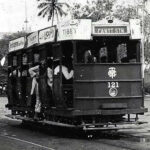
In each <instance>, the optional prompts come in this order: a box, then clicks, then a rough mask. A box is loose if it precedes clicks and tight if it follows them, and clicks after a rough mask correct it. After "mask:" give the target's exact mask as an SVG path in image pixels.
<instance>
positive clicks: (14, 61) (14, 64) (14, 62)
mask: <svg viewBox="0 0 150 150" xmlns="http://www.w3.org/2000/svg"><path fill="white" fill-rule="evenodd" d="M16 66H17V56H13V67H16Z"/></svg>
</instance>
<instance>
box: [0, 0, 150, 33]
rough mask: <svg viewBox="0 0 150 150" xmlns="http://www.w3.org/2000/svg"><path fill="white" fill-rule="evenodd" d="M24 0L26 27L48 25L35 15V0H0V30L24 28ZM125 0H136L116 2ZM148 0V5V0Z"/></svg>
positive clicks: (70, 0) (38, 27) (79, 0)
mask: <svg viewBox="0 0 150 150" xmlns="http://www.w3.org/2000/svg"><path fill="white" fill-rule="evenodd" d="M25 1H26V4H27V17H28V21H29V23H28V28H31V30H32V31H36V30H39V29H42V28H45V27H48V26H50V24H51V22H48V21H47V19H46V18H45V19H43V18H42V17H38V16H37V14H38V9H37V5H38V2H37V0H0V32H17V31H21V30H22V29H23V28H24V29H25V27H26V26H25V23H24V21H25V18H26V17H25V16H26V15H25V14H26V13H25ZM60 1H65V0H60ZM66 1H67V2H69V4H72V3H73V2H74V0H66ZM86 1H87V0H76V1H75V2H80V3H85V2H86ZM89 1H90V0H89ZM126 1H128V2H129V3H134V2H135V1H136V0H118V3H122V4H124V3H125V2H126ZM148 1H149V6H150V0H148ZM149 9H150V7H149Z"/></svg>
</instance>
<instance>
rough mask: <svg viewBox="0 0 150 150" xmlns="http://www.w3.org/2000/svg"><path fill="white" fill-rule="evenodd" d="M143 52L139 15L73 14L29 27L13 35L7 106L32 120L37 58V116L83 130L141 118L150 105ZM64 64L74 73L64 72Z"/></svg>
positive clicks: (50, 122)
mask: <svg viewBox="0 0 150 150" xmlns="http://www.w3.org/2000/svg"><path fill="white" fill-rule="evenodd" d="M133 32H134V34H133ZM135 33H136V35H135ZM142 57H143V52H142V47H141V36H140V29H139V22H138V20H131V22H122V21H120V20H117V19H115V18H105V19H103V20H101V21H98V22H91V20H88V19H87V20H86V19H83V20H71V21H66V22H63V23H60V25H59V27H58V28H56V27H55V26H54V27H49V28H46V29H43V30H40V31H38V32H34V33H31V34H29V35H28V36H27V37H21V38H19V39H15V40H13V41H10V45H9V54H8V64H9V66H8V104H7V107H8V108H9V109H10V110H11V111H12V115H11V116H13V117H15V118H18V119H22V120H30V121H31V120H33V121H34V114H35V103H36V102H35V101H36V95H35V94H33V95H31V88H32V86H33V85H32V84H33V83H32V80H33V79H32V78H31V77H30V75H29V69H30V68H31V67H33V66H36V65H37V64H38V65H39V77H38V84H39V90H38V92H39V99H40V101H41V111H40V113H39V114H40V115H39V116H40V117H39V118H40V120H38V121H39V122H45V123H48V124H52V125H58V126H66V127H75V128H78V127H79V128H83V129H84V130H99V129H104V128H109V125H111V127H112V128H116V127H117V125H120V124H131V123H137V119H138V115H139V114H144V112H146V111H147V109H146V108H145V107H144V93H143V72H142V59H143V58H142ZM64 58H65V59H64ZM49 59H51V69H52V86H51V89H50V88H49V86H48V84H47V78H48V77H47V67H48V66H49V64H48V63H49V61H48V60H49ZM64 65H65V66H66V68H67V69H66V70H67V71H68V73H70V72H71V70H73V77H71V78H68V79H66V78H65V76H64V74H63V69H64V68H63V66H64ZM57 66H59V69H58V70H59V71H57V73H55V68H56V67H57ZM131 114H134V115H135V118H134V120H133V119H131V118H130V115H131ZM126 116H127V117H126Z"/></svg>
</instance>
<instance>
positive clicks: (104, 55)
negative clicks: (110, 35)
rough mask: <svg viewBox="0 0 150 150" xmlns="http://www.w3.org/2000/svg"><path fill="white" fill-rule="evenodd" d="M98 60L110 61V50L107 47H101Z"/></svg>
mask: <svg viewBox="0 0 150 150" xmlns="http://www.w3.org/2000/svg"><path fill="white" fill-rule="evenodd" d="M98 61H99V62H100V63H106V62H107V61H108V50H107V47H106V46H105V47H101V48H100V50H99V55H98Z"/></svg>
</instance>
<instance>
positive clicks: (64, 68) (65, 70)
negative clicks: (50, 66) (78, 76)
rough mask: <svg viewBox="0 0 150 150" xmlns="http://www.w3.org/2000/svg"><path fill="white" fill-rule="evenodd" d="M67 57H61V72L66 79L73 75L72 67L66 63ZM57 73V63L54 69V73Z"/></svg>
mask: <svg viewBox="0 0 150 150" xmlns="http://www.w3.org/2000/svg"><path fill="white" fill-rule="evenodd" d="M67 62H68V61H67V59H66V58H63V59H62V66H61V67H62V74H63V76H64V78H65V79H66V80H70V79H72V78H73V75H74V71H73V68H71V67H70V68H69V66H68V65H70V64H68V63H67ZM58 73H60V65H57V66H56V68H55V69H54V75H57V74H58Z"/></svg>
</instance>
